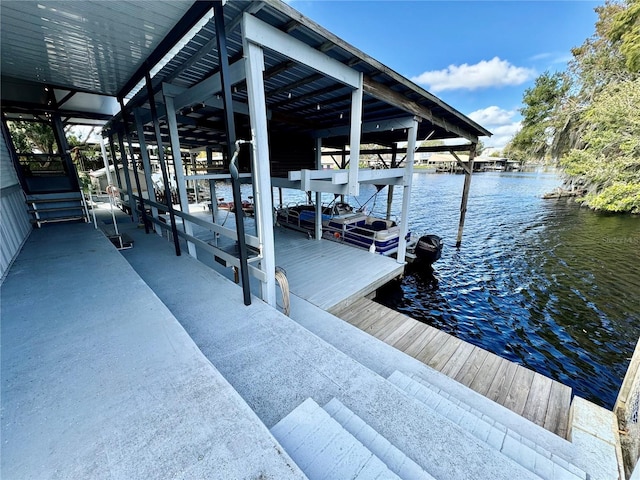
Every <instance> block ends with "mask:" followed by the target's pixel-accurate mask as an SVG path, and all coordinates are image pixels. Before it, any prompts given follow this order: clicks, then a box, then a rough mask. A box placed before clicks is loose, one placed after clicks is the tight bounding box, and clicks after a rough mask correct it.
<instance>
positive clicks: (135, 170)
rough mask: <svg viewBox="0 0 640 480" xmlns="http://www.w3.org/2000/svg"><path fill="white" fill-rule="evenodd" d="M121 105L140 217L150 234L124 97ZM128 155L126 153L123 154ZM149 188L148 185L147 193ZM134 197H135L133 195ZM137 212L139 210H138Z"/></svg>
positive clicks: (146, 231) (120, 101) (145, 230)
mask: <svg viewBox="0 0 640 480" xmlns="http://www.w3.org/2000/svg"><path fill="white" fill-rule="evenodd" d="M118 103H120V113H121V114H122V124H123V126H124V134H125V135H126V137H127V143H128V144H129V155H130V157H131V167H132V168H133V178H134V180H135V181H136V190H137V191H138V201H139V204H138V205H139V208H140V215H141V216H142V223H143V224H144V233H149V221H148V220H147V211H146V210H147V209H146V207H145V206H144V199H143V198H142V187H141V186H140V175H139V174H138V162H136V156H135V153H134V151H133V142H132V141H131V132H130V131H129V113H128V112H127V110H126V109H125V108H124V101H123V100H122V97H120V98H118ZM123 154H124V155H126V152H125V153H123ZM148 191H149V186H148V185H147V192H148ZM132 196H133V195H132ZM136 212H137V209H136Z"/></svg>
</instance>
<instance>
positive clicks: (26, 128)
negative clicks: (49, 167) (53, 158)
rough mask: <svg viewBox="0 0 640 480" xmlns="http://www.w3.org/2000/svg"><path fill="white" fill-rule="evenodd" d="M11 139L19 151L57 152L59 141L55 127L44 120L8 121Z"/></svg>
mask: <svg viewBox="0 0 640 480" xmlns="http://www.w3.org/2000/svg"><path fill="white" fill-rule="evenodd" d="M8 125H9V132H10V133H11V139H12V140H13V144H14V145H15V147H16V150H17V151H18V152H19V153H55V152H56V150H57V142H56V138H55V135H54V134H53V129H52V128H51V125H49V124H48V123H42V122H26V121H22V120H20V121H17V122H8Z"/></svg>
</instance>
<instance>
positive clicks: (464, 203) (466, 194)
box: [456, 143, 477, 248]
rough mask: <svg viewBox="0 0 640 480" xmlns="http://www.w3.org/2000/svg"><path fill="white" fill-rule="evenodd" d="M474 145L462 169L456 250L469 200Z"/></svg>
mask: <svg viewBox="0 0 640 480" xmlns="http://www.w3.org/2000/svg"><path fill="white" fill-rule="evenodd" d="M476 145H477V144H475V143H474V144H473V145H472V146H471V150H470V151H469V162H468V163H467V167H468V168H465V169H464V187H463V189H462V202H461V203H460V223H459V224H458V237H457V239H456V248H460V245H462V231H463V230H464V219H465V217H466V215H467V200H469V187H471V173H472V172H473V159H474V157H475V156H476Z"/></svg>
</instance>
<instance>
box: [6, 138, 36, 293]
mask: <svg viewBox="0 0 640 480" xmlns="http://www.w3.org/2000/svg"><path fill="white" fill-rule="evenodd" d="M5 132H6V130H5V128H4V126H3V128H2V131H1V133H0V279H4V276H5V274H6V273H7V271H8V270H9V267H10V266H11V263H12V262H13V260H14V258H15V257H16V256H17V255H18V253H19V251H20V248H21V247H22V244H23V243H24V241H25V240H26V239H27V237H28V236H29V233H31V229H32V227H31V223H30V222H29V213H28V212H27V204H26V203H25V196H24V192H23V191H22V187H21V186H20V182H19V181H18V175H17V174H16V171H15V168H14V166H13V162H12V161H11V155H10V153H9V147H8V145H7V141H6V139H5ZM0 281H1V280H0Z"/></svg>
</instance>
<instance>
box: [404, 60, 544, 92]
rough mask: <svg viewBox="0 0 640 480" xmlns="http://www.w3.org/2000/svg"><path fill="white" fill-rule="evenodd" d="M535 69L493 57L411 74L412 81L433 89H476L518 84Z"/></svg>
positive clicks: (531, 75)
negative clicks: (474, 62) (414, 75)
mask: <svg viewBox="0 0 640 480" xmlns="http://www.w3.org/2000/svg"><path fill="white" fill-rule="evenodd" d="M535 74H536V72H535V71H534V70H532V69H529V68H524V67H516V66H515V65H511V64H510V63H509V62H508V61H506V60H501V59H500V58H498V57H494V58H492V59H491V60H482V61H480V62H478V63H476V64H474V65H469V64H467V63H463V64H462V65H449V66H448V67H447V68H445V69H443V70H432V71H429V72H424V73H422V74H420V75H418V76H417V77H413V78H412V79H411V80H413V81H414V82H416V83H419V84H422V85H426V86H427V87H428V88H429V90H431V91H433V92H441V91H444V90H458V89H466V90H476V89H478V88H488V87H503V86H506V85H521V84H523V83H524V82H526V81H527V80H530V79H532V78H533V77H534V76H535Z"/></svg>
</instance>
